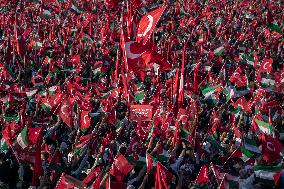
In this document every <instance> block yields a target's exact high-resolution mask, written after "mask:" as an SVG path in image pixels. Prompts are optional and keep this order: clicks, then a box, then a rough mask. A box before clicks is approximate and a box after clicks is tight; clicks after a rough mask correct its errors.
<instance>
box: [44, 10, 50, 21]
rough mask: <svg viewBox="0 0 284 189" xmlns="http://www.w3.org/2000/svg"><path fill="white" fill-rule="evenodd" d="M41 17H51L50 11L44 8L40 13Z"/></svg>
mask: <svg viewBox="0 0 284 189" xmlns="http://www.w3.org/2000/svg"><path fill="white" fill-rule="evenodd" d="M42 17H43V18H46V19H49V18H52V15H51V12H50V11H49V10H44V11H43V13H42Z"/></svg>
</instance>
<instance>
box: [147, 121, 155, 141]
mask: <svg viewBox="0 0 284 189" xmlns="http://www.w3.org/2000/svg"><path fill="white" fill-rule="evenodd" d="M153 130H154V121H153V122H152V125H151V127H150V130H149V135H148V137H147V140H150V139H151V137H152V135H153Z"/></svg>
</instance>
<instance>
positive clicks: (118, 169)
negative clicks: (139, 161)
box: [109, 154, 134, 182]
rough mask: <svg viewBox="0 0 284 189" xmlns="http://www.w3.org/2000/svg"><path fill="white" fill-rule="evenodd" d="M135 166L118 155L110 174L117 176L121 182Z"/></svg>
mask: <svg viewBox="0 0 284 189" xmlns="http://www.w3.org/2000/svg"><path fill="white" fill-rule="evenodd" d="M133 167H134V166H133V165H132V164H130V163H129V162H128V161H127V159H126V158H125V157H124V156H123V155H121V154H118V155H117V156H116V158H115V159H114V162H113V164H112V166H111V169H110V171H109V172H110V174H111V175H113V176H115V177H116V178H117V180H118V181H119V182H121V181H122V180H123V178H124V177H125V176H126V175H127V174H128V173H129V172H130V171H131V170H132V169H133Z"/></svg>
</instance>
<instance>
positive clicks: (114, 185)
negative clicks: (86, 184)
mask: <svg viewBox="0 0 284 189" xmlns="http://www.w3.org/2000/svg"><path fill="white" fill-rule="evenodd" d="M126 188H127V184H126V183H124V182H113V181H111V180H110V179H109V178H108V179H107V181H106V189H126Z"/></svg>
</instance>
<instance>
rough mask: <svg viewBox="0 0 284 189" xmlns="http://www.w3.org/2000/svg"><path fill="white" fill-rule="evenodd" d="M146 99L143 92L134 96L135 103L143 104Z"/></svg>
mask: <svg viewBox="0 0 284 189" xmlns="http://www.w3.org/2000/svg"><path fill="white" fill-rule="evenodd" d="M144 97H145V93H144V92H143V91H141V92H140V91H139V92H137V93H136V94H135V95H134V99H135V102H139V103H142V102H143V100H144Z"/></svg>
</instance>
